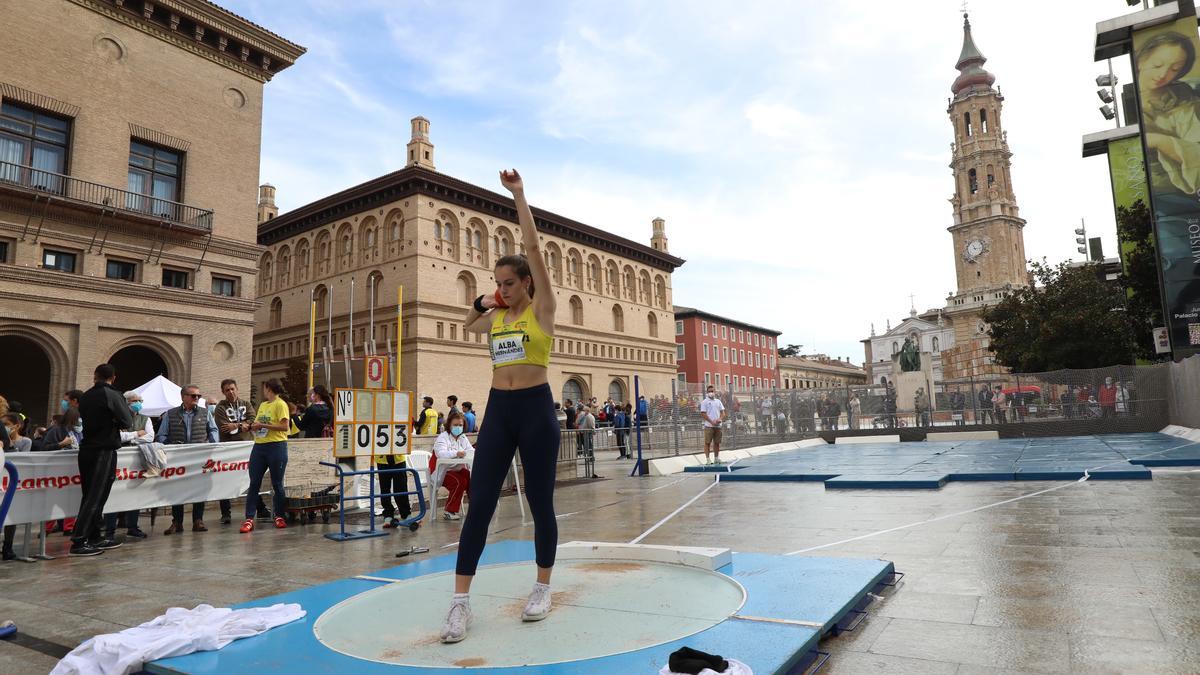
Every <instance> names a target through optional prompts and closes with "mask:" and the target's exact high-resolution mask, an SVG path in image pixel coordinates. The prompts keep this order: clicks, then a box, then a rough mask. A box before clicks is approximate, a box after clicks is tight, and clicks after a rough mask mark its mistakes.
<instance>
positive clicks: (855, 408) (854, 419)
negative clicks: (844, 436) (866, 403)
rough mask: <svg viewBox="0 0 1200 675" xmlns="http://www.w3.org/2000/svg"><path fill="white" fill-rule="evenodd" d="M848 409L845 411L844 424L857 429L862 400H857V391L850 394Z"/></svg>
mask: <svg viewBox="0 0 1200 675" xmlns="http://www.w3.org/2000/svg"><path fill="white" fill-rule="evenodd" d="M849 406H850V409H849V410H848V411H847V412H846V417H847V419H846V424H847V425H848V426H849V427H850V428H851V429H857V428H858V425H859V417H861V416H862V401H860V400H858V393H857V392H855V393H853V394H851V395H850V404H849Z"/></svg>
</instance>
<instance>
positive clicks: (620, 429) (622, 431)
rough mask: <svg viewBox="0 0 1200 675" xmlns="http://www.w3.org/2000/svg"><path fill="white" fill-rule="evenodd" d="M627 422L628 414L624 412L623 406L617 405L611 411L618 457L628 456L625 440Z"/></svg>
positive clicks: (626, 436)
mask: <svg viewBox="0 0 1200 675" xmlns="http://www.w3.org/2000/svg"><path fill="white" fill-rule="evenodd" d="M628 424H629V415H627V414H625V408H624V407H622V406H617V407H616V409H615V412H614V413H613V433H614V434H616V437H617V451H618V452H619V453H620V454H619V456H618V457H617V458H618V459H624V458H625V457H627V456H630V452H629V444H628V443H627V441H626V439H627V438H628V435H627V434H628V432H627V431H626V429H627V428H628Z"/></svg>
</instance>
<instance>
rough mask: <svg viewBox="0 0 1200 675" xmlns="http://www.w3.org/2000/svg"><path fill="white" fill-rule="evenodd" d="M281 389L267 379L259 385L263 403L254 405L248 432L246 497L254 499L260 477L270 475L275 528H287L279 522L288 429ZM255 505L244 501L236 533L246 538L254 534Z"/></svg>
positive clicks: (274, 381) (282, 510) (260, 484)
mask: <svg viewBox="0 0 1200 675" xmlns="http://www.w3.org/2000/svg"><path fill="white" fill-rule="evenodd" d="M282 394H283V385H282V384H280V383H279V380H276V379H270V380H267V381H266V382H263V385H262V395H263V399H264V400H263V402H262V403H260V404H258V412H257V414H255V416H254V422H252V423H251V424H250V431H251V432H253V433H254V449H252V450H251V451H250V487H249V489H248V490H247V491H246V494H248V495H256V494H258V491H259V489H260V488H262V479H263V475H264V474H266V473H267V471H270V472H271V491H272V492H273V495H272V496H273V497H274V500H273V501H274V508H273V509H272V511H273V512H274V513H275V527H277V528H279V529H281V530H282V529H283V528H285V527H287V521H285V520H284V519H283V513H284V510H285V507H286V505H285V503H284V489H283V473H284V470H285V469H286V468H287V460H288V458H287V433H288V431H289V429H290V428H291V421H290V420H289V419H288V407H287V404H286V403H284V401H283V397H282ZM256 510H257V509H256V505H255V503H254V502H253V501H251V500H249V499H247V500H246V520H245V521H244V522H243V523H242V527H241V530H240V532H241V533H242V534H246V533H248V532H252V531H253V530H254V512H255V511H256Z"/></svg>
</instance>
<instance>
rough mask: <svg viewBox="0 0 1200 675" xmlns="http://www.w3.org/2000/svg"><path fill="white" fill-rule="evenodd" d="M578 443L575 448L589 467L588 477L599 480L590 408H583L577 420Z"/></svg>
mask: <svg viewBox="0 0 1200 675" xmlns="http://www.w3.org/2000/svg"><path fill="white" fill-rule="evenodd" d="M578 434H579V435H578V438H579V442H578V445H577V446H576V447H577V448H578V451H579V453H580V454H582V455H583V456H584V458H585V461H584V464H585V465H586V466H590V467H591V471H590V472H589V473H590V477H591V478H599V476H597V475H596V464H595V461H596V453H595V450H594V447H593V442H594V440H595V439H594V436H595V435H596V415H595V414H593V413H592V409H591V407H585V408H584V409H583V413H582V414H581V416H580V418H579V432H578Z"/></svg>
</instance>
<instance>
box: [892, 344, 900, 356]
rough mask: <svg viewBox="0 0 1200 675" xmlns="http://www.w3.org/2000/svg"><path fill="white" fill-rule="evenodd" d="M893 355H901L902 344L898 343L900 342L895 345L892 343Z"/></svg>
mask: <svg viewBox="0 0 1200 675" xmlns="http://www.w3.org/2000/svg"><path fill="white" fill-rule="evenodd" d="M892 353H893V354H899V353H900V343H898V342H893V343H892Z"/></svg>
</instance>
